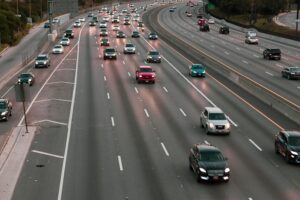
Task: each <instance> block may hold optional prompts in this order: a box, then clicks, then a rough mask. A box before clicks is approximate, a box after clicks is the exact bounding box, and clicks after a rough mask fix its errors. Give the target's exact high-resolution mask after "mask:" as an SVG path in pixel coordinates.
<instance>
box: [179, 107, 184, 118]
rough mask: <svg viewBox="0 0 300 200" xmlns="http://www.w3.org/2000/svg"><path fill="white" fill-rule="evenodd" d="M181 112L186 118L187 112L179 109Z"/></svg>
mask: <svg viewBox="0 0 300 200" xmlns="http://www.w3.org/2000/svg"><path fill="white" fill-rule="evenodd" d="M179 110H180V112H181V114H182V115H183V116H185V117H186V114H185V112H184V111H183V110H182V109H181V108H179Z"/></svg>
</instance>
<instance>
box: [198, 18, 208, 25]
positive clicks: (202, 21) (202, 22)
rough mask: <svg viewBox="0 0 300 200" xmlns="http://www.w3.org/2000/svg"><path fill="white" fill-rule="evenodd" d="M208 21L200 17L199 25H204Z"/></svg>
mask: <svg viewBox="0 0 300 200" xmlns="http://www.w3.org/2000/svg"><path fill="white" fill-rule="evenodd" d="M206 23H207V21H206V19H203V18H202V19H199V20H198V25H199V26H203V25H204V24H206Z"/></svg>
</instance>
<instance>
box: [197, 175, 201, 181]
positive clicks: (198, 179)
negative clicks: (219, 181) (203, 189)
mask: <svg viewBox="0 0 300 200" xmlns="http://www.w3.org/2000/svg"><path fill="white" fill-rule="evenodd" d="M197 182H198V183H200V182H201V177H200V175H199V174H197Z"/></svg>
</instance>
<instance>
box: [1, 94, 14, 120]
mask: <svg viewBox="0 0 300 200" xmlns="http://www.w3.org/2000/svg"><path fill="white" fill-rule="evenodd" d="M11 110H12V103H11V102H10V101H9V100H8V99H0V120H5V121H7V120H8V117H9V116H11Z"/></svg>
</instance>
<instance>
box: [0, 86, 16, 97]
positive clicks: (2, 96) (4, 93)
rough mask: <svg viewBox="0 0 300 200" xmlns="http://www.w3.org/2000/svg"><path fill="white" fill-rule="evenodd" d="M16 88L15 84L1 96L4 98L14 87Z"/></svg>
mask: <svg viewBox="0 0 300 200" xmlns="http://www.w3.org/2000/svg"><path fill="white" fill-rule="evenodd" d="M13 88H14V85H13V86H11V87H10V88H9V89H8V90H7V91H6V92H5V93H4V94H3V95H2V96H1V98H4V97H5V96H6V95H7V94H8V93H9V91H11V90H12V89H13Z"/></svg>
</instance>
